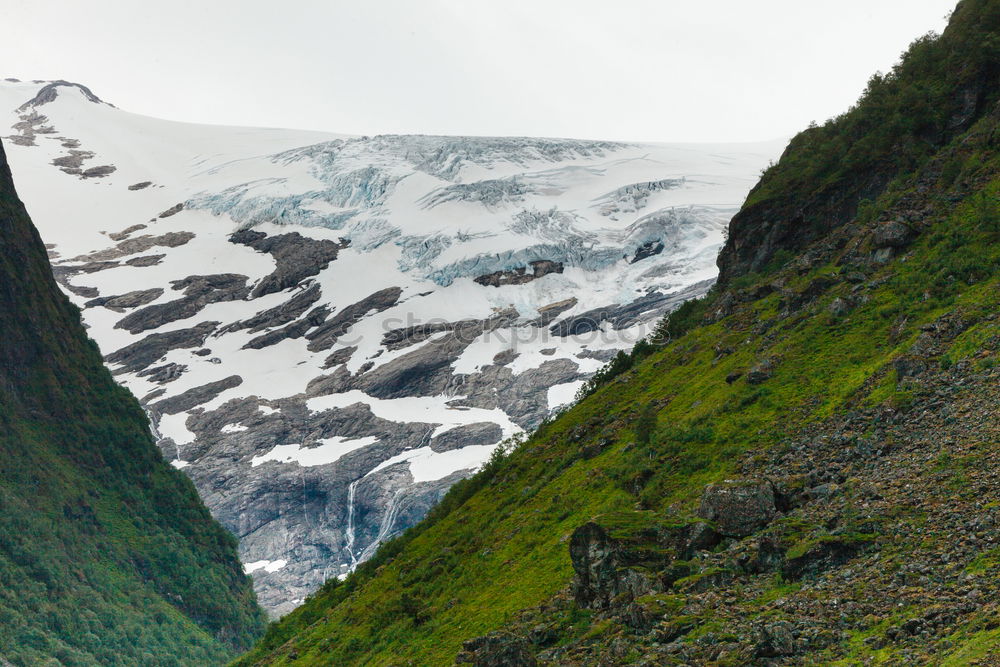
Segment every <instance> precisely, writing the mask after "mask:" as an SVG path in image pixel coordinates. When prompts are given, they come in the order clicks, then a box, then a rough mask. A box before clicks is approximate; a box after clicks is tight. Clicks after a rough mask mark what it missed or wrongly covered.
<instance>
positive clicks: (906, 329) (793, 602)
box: [235, 0, 1000, 666]
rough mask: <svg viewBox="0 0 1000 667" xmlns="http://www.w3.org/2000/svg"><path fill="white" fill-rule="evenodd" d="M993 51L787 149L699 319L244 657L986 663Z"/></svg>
mask: <svg viewBox="0 0 1000 667" xmlns="http://www.w3.org/2000/svg"><path fill="white" fill-rule="evenodd" d="M998 35H1000V3H998V2H996V1H995V0H964V1H963V2H961V3H959V5H958V7H957V8H956V10H955V12H954V14H953V16H952V19H951V23H950V24H949V28H948V29H947V30H946V32H945V33H944V34H943V35H942V36H940V37H933V38H932V37H925V38H922V39H919V40H917V41H916V42H915V43H914V45H913V46H912V47H911V49H910V51H909V52H908V53H907V54H906V55H905V56H904V58H903V60H902V62H901V65H900V66H898V67H897V68H896V69H895V70H894V72H893V73H890V75H889V76H887V77H884V78H883V77H879V78H878V79H877V80H876V81H874V82H873V83H872V84H871V85H870V86H869V90H868V92H867V93H866V95H865V96H864V97H862V99H861V100H860V101H859V103H858V104H857V105H856V106H855V107H854V108H853V109H852V110H851V111H849V112H847V113H846V114H845V115H844V116H842V117H840V118H838V119H834V120H832V121H830V122H829V123H827V124H826V125H825V126H823V127H820V128H812V129H809V130H807V131H806V132H805V133H804V134H803V135H799V137H797V138H796V139H793V140H792V142H791V144H790V146H789V148H788V150H786V152H785V154H784V155H783V156H782V158H781V160H780V161H779V162H778V164H777V165H775V166H774V167H771V168H770V169H768V170H767V172H766V173H765V174H764V175H763V177H762V180H761V184H760V185H758V187H757V188H755V189H754V190H753V191H751V193H750V195H749V197H748V199H747V201H746V202H745V204H744V207H743V209H742V212H741V213H739V214H738V215H737V217H736V220H735V221H734V223H733V228H732V230H731V232H730V237H729V240H728V241H727V244H726V246H725V249H724V250H723V253H722V255H721V257H720V269H721V277H720V282H719V284H718V286H717V287H716V288H715V289H714V290H713V291H711V292H710V293H709V295H708V296H707V297H706V298H703V299H695V300H692V301H689V302H688V303H686V304H685V305H684V306H682V307H681V308H680V309H678V310H677V311H675V312H674V313H673V314H671V315H670V316H668V317H667V318H665V320H664V321H663V325H662V327H661V329H660V332H661V334H662V335H661V336H659V337H658V338H657V339H655V340H652V341H648V342H646V343H643V344H641V345H638V346H636V348H635V349H634V350H633V351H632V352H631V354H628V355H620V356H619V357H618V358H616V360H615V361H614V362H613V363H612V365H610V366H608V367H607V368H606V369H605V370H604V371H602V372H601V373H599V374H598V375H596V376H594V379H592V380H591V382H590V383H589V385H588V387H587V391H586V394H587V396H586V397H585V398H584V399H583V400H581V401H580V402H579V403H578V404H577V405H575V406H574V407H573V408H571V409H570V410H568V411H566V412H564V413H563V414H561V415H559V416H558V417H557V418H555V419H554V420H552V421H551V422H547V423H545V424H543V425H542V426H541V427H540V428H539V429H538V430H537V431H536V432H535V433H534V434H533V435H532V436H531V437H530V438H528V439H527V440H526V441H525V442H524V443H523V444H522V445H521V446H520V447H518V448H516V449H514V450H512V451H511V452H509V453H507V454H506V455H504V456H497V457H496V458H495V459H494V460H493V461H491V463H490V464H489V465H488V466H487V467H486V468H484V470H483V471H481V472H480V473H479V474H478V475H477V476H476V477H473V478H471V479H470V480H468V481H467V482H463V483H460V484H457V485H456V486H455V487H453V489H452V490H451V491H450V492H449V494H448V495H446V496H445V498H444V499H443V500H442V502H441V504H440V505H439V506H438V508H436V509H435V510H434V511H432V512H431V513H430V514H429V515H428V518H427V519H425V520H424V521H423V522H421V523H420V524H417V525H416V526H415V527H414V528H412V529H411V530H410V531H408V532H407V533H405V534H404V535H403V536H401V537H400V538H398V539H397V540H395V541H393V542H390V543H388V544H387V545H385V546H384V547H383V548H382V549H381V550H380V551H379V553H378V554H376V555H375V557H374V558H373V559H372V560H371V561H369V562H368V563H367V564H365V565H362V566H361V567H360V568H358V570H357V571H356V573H355V574H354V575H352V576H351V577H349V578H348V579H347V580H346V581H343V582H328V583H327V584H326V585H325V586H324V587H323V588H322V589H321V590H320V592H319V593H318V594H317V595H315V596H313V598H311V599H310V600H309V601H307V602H306V604H305V605H303V606H302V607H301V608H300V609H298V610H296V611H295V612H293V613H292V614H290V615H289V616H287V617H286V618H285V619H283V620H282V621H281V622H279V623H277V624H274V625H272V626H271V627H270V628H269V631H268V633H267V635H266V636H265V638H264V640H262V643H261V644H260V645H259V646H258V647H257V648H256V649H255V651H253V652H251V653H250V654H248V655H247V656H244V657H243V658H242V659H240V660H239V661H237V662H236V663H235V664H238V665H284V664H297V665H312V664H326V663H325V662H324V661H334V662H341V663H343V664H452V663H455V662H457V663H459V664H473V665H482V666H486V665H501V664H502V665H524V666H533V665H548V664H639V665H654V664H655V665H674V664H676V665H682V664H719V665H741V664H774V665H805V664H824V665H826V664H843V665H847V664H867V663H868V662H871V663H873V664H874V663H889V664H942V665H959V664H992V662H995V661H996V659H997V657H998V655H1000V637H998V634H997V631H996V627H997V625H996V624H997V616H996V607H995V605H994V604H993V603H992V602H991V599H990V598H991V596H992V594H993V592H994V591H996V590H998V587H1000V581H998V580H997V577H996V569H995V567H996V554H997V552H998V546H997V545H998V544H1000V533H998V531H997V530H996V527H995V526H996V520H997V519H996V517H995V516H994V510H995V507H996V506H997V503H998V500H1000V499H998V497H997V485H996V483H995V479H994V473H993V470H994V469H995V460H996V457H997V455H998V451H997V445H996V443H997V440H996V430H995V426H994V424H995V417H996V415H997V412H998V406H1000V396H998V395H997V393H996V386H997V377H998V376H997V371H996V365H997V352H998V350H997V343H998V341H1000V337H998V336H1000V330H998V328H997V324H996V310H997V308H998V306H1000V303H998V302H997V297H996V294H997V285H998V280H1000V277H998V275H997V272H996V266H997V259H998V254H997V253H998V247H1000V245H998V240H1000V237H998V236H997V232H998V230H1000V204H998V202H1000V150H998V149H1000V144H998V140H997V138H998V137H1000V133H998V128H1000V107H998V106H997V104H998V96H997V91H998V90H1000V81H998V80H997V75H998V72H1000V67H998V66H1000V50H998V49H997V45H998V44H1000V37H998ZM970 47H974V48H970ZM966 75H972V76H973V78H977V77H978V78H979V80H981V82H982V85H981V90H982V91H983V92H982V98H981V99H980V100H979V101H978V102H977V103H976V104H974V105H971V107H970V108H974V111H972V112H971V113H970V114H969V115H967V116H966V117H964V118H963V120H962V122H961V123H959V124H957V125H955V126H953V127H951V128H950V129H949V130H948V132H944V133H942V134H941V136H940V137H937V138H936V139H932V140H927V139H926V137H925V135H924V132H925V131H926V130H927V128H928V127H930V128H931V129H933V128H935V127H938V128H940V127H942V126H941V125H935V123H936V122H938V121H940V122H941V123H943V125H944V127H946V128H947V127H949V119H951V118H953V117H954V114H953V113H952V105H953V103H955V101H954V100H953V99H952V98H953V96H954V92H955V90H960V89H961V87H962V85H963V81H964V79H963V77H965V76H966ZM921 99H923V100H927V101H928V103H927V104H926V105H922V106H919V105H918V103H919V101H920V100H921ZM955 99H957V103H958V104H959V105H961V103H962V102H961V100H962V96H961V95H959V96H957V98H955ZM939 100H945V102H944V103H943V104H942V105H941V106H940V107H937V106H935V104H936V102H937V101H939ZM914 105H918V106H916V107H914ZM887 108H888V109H889V110H891V111H894V112H898V115H893V114H890V116H891V118H890V120H892V122H891V123H888V124H879V123H873V124H872V123H869V124H867V125H866V127H867V131H865V132H862V133H861V134H856V133H855V129H856V128H858V127H860V126H862V125H865V123H866V122H867V121H869V120H871V119H872V118H879V117H880V114H881V113H882V112H883V111H884V110H885V109H887ZM911 112H912V113H911ZM928 119H929V120H930V121H931V122H930V124H929V125H928V124H927V123H925V121H927V120H928ZM910 120H912V121H913V122H912V123H909V122H908V121H910ZM817 137H819V138H821V139H824V141H819V142H815V141H814V140H815V139H816V138H817ZM845 146H846V147H847V150H848V151H854V154H853V155H851V157H850V159H849V160H848V159H845V155H846V153H844V152H842V151H843V149H844V147H845ZM853 160H858V161H860V162H852V161H853ZM865 160H868V161H874V162H875V163H878V164H879V165H880V167H879V168H878V169H874V170H864V169H860V170H858V169H856V168H855V167H856V166H857V165H858V164H861V163H862V162H863V161H865ZM842 164H843V165H844V166H843V168H844V169H845V170H846V171H844V172H840V171H838V169H840V165H842ZM848 167H851V168H850V169H848ZM866 200H867V202H866ZM789 211H790V212H791V213H790V214H789ZM765 223H766V224H767V225H768V229H777V230H779V231H778V232H776V233H775V234H773V236H772V237H771V240H770V241H768V237H767V234H766V233H762V231H761V230H762V229H764V225H765ZM761 250H763V251H762V252H759V251H761Z"/></svg>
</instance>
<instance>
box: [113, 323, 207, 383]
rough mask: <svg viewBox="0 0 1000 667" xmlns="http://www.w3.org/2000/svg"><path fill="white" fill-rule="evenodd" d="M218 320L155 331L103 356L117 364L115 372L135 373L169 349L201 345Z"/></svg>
mask: <svg viewBox="0 0 1000 667" xmlns="http://www.w3.org/2000/svg"><path fill="white" fill-rule="evenodd" d="M217 326H219V323H218V322H202V323H201V324H198V325H196V326H193V327H191V328H189V329H178V330H177V331H168V332H165V333H155V334H150V335H149V336H146V337H145V338H143V339H142V340H140V341H136V342H135V343H132V344H131V345H126V346H125V347H123V348H121V349H120V350H117V351H115V352H112V353H111V354H109V355H107V356H106V357H104V359H105V361H107V362H108V363H109V364H116V365H119V367H118V368H116V369H114V371H113V372H114V373H115V374H120V373H136V372H138V371H141V370H143V369H144V368H146V367H148V366H151V365H152V364H155V363H156V362H157V361H158V360H159V359H161V358H162V357H163V355H165V354H166V353H167V352H169V351H170V350H179V349H185V348H192V347H201V346H203V345H204V344H205V339H206V338H208V335H209V334H210V333H212V332H213V331H215V328H216V327H217Z"/></svg>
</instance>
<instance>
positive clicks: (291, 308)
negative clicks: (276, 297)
mask: <svg viewBox="0 0 1000 667" xmlns="http://www.w3.org/2000/svg"><path fill="white" fill-rule="evenodd" d="M320 295H321V292H320V287H319V285H310V286H309V287H308V288H306V289H304V290H302V291H301V292H299V293H298V294H296V295H295V296H293V297H292V298H291V299H289V300H288V301H285V302H284V303H282V304H281V305H279V306H275V307H274V308H268V309H267V310H262V311H261V312H259V313H257V314H256V315H254V316H253V317H249V318H247V319H245V320H240V321H239V322H234V323H232V324H230V325H228V326H226V327H223V328H222V329H221V330H220V333H229V332H230V331H240V330H242V329H247V330H249V332H250V333H257V332H258V331H263V330H264V329H270V328H271V327H279V326H282V325H284V324H288V323H289V322H291V321H292V320H294V319H296V318H298V317H300V316H301V315H302V313H304V312H306V310H308V309H309V306H311V305H313V304H314V303H316V302H317V301H318V300H319V297H320Z"/></svg>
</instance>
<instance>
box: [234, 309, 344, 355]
mask: <svg viewBox="0 0 1000 667" xmlns="http://www.w3.org/2000/svg"><path fill="white" fill-rule="evenodd" d="M329 315H330V309H329V308H327V307H326V306H325V305H323V306H317V307H316V308H313V309H312V310H311V311H309V313H308V314H306V316H305V317H303V318H302V319H301V320H298V321H296V322H292V323H291V324H289V325H287V326H284V327H282V328H280V329H275V330H274V331H268V332H267V333H266V334H262V335H260V336H257V337H256V338H252V339H250V340H249V341H247V342H246V343H245V344H244V345H243V349H244V350H247V349H256V350H260V349H263V348H265V347H270V346H271V345H277V344H278V343H280V342H281V341H283V340H288V339H289V338H292V339H294V338H302V337H303V336H305V335H306V332H307V331H309V330H310V329H313V328H315V327H318V326H319V325H320V324H322V323H323V321H324V320H326V318H327V317H329Z"/></svg>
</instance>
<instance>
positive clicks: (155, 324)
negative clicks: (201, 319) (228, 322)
mask: <svg viewBox="0 0 1000 667" xmlns="http://www.w3.org/2000/svg"><path fill="white" fill-rule="evenodd" d="M246 283H247V277H246V276H241V275H238V274H235V273H222V274H217V275H212V276H188V277H187V278H184V279H183V280H174V281H172V282H171V283H170V284H171V287H172V288H173V289H174V290H182V291H183V292H184V296H183V297H182V298H180V299H176V300H174V301H168V302H167V303H158V304H155V305H152V306H147V307H145V308H143V309H142V310H137V311H135V312H133V313H130V314H128V315H126V316H125V317H123V318H122V319H121V320H119V321H118V322H117V323H116V324H115V328H116V329H125V330H126V331H128V332H129V333H133V334H137V333H141V332H143V331H148V330H150V329H156V328H159V327H161V326H163V325H164V324H168V323H170V322H176V321H178V320H186V319H187V318H189V317H194V316H195V315H197V314H198V313H199V312H200V311H201V309H202V308H204V307H205V306H207V305H208V304H210V303H218V302H220V301H238V300H241V299H245V298H246V297H247V295H248V294H249V293H250V288H249V287H247V284H246Z"/></svg>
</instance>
